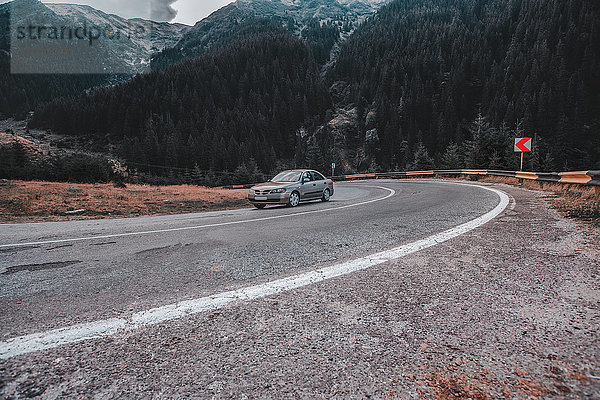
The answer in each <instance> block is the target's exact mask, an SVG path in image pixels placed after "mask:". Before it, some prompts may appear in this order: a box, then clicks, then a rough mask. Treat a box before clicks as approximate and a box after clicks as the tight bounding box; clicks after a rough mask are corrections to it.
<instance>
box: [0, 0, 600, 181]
mask: <svg viewBox="0 0 600 400" xmlns="http://www.w3.org/2000/svg"><path fill="white" fill-rule="evenodd" d="M598 21H600V3H598V2H597V1H594V0H510V1H505V0H459V1H456V0H396V1H393V2H392V3H391V4H389V5H387V6H385V7H383V8H382V9H381V10H380V11H379V12H378V13H377V14H376V15H375V16H373V17H371V18H369V19H368V20H366V21H365V22H364V23H363V24H362V25H361V26H360V27H359V28H358V29H357V30H356V31H355V32H354V33H353V34H352V35H351V36H350V38H349V39H348V40H347V41H346V42H345V43H344V44H343V45H342V48H341V50H340V53H339V55H338V57H337V59H336V60H335V63H334V64H333V66H332V67H331V68H329V69H328V72H327V73H326V74H325V75H321V74H320V73H319V68H320V66H321V65H323V64H324V63H325V62H327V60H328V59H329V56H330V50H331V47H332V45H333V43H334V42H335V41H336V40H337V38H339V35H340V33H341V32H343V31H344V30H345V29H346V28H345V27H341V26H339V25H334V24H329V23H326V22H324V23H319V22H317V21H312V22H311V21H308V22H307V23H306V25H305V26H306V27H305V28H304V30H303V31H302V33H301V35H300V39H298V38H295V37H293V36H292V35H291V34H290V33H289V29H286V27H285V26H284V27H281V24H279V25H277V24H275V23H273V21H269V20H267V19H260V20H259V19H256V21H255V22H256V24H254V23H247V24H243V26H239V27H238V29H236V31H235V32H234V33H230V34H227V35H225V36H223V41H222V42H220V43H219V45H218V46H214V47H212V48H211V49H210V50H207V49H206V48H205V47H202V46H204V45H202V46H200V47H198V48H203V49H204V50H203V51H201V52H200V53H199V54H198V58H195V59H193V60H185V61H182V62H180V63H178V64H175V65H171V66H168V65H170V64H173V62H176V61H177V59H178V57H181V56H182V55H181V54H178V53H177V50H176V49H173V50H170V51H169V50H167V51H165V52H163V53H161V56H160V57H159V58H157V59H156V60H155V61H156V62H157V63H158V64H157V65H159V66H160V68H158V69H159V70H156V71H154V72H152V73H150V74H148V75H144V76H136V77H134V78H133V79H132V80H130V81H129V82H126V83H122V84H119V85H117V86H115V87H110V88H103V89H97V90H94V91H92V92H90V93H87V94H85V95H77V96H73V95H71V96H65V97H62V98H60V99H57V100H54V101H52V102H51V103H49V104H47V105H44V106H43V107H40V108H38V110H37V112H36V115H35V118H34V119H33V121H32V123H31V126H32V127H42V128H51V129H53V130H55V131H57V132H61V133H67V134H72V135H76V136H85V137H90V138H93V139H94V140H95V141H96V142H97V143H104V144H107V145H108V144H110V145H116V149H117V150H116V151H117V154H118V156H120V157H122V158H123V159H124V160H125V161H126V162H127V163H128V164H129V165H130V167H132V168H137V169H138V170H139V171H140V173H146V174H165V173H168V174H169V176H170V178H172V179H179V178H177V176H179V177H181V176H182V175H187V178H186V180H187V181H189V180H190V178H189V176H190V175H194V174H195V175H196V176H200V175H201V174H206V173H209V172H208V171H210V174H216V175H217V176H220V175H219V174H222V173H225V174H226V175H225V176H227V177H229V178H226V179H225V178H224V179H220V180H218V179H217V180H215V179H204V180H199V179H196V180H195V181H201V182H203V183H223V182H224V181H226V180H227V179H229V180H234V181H235V180H237V181H241V180H252V179H256V177H258V176H260V174H261V173H265V174H269V173H272V172H274V171H275V170H277V169H279V168H283V167H287V166H308V167H314V168H319V169H321V170H324V171H327V170H328V168H327V166H328V165H329V163H330V162H332V161H335V162H336V163H337V164H338V166H340V167H341V169H338V171H340V172H342V173H344V172H353V171H366V170H391V169H401V170H402V169H423V168H433V167H438V168H462V167H473V168H493V169H511V170H514V169H516V168H517V161H518V157H517V156H516V155H515V154H514V152H513V143H514V138H515V137H522V136H528V137H529V136H531V137H535V139H536V140H535V152H534V153H533V154H531V155H529V156H528V157H527V159H526V162H527V164H526V166H527V168H528V169H532V170H540V171H542V170H545V171H551V170H573V169H590V168H600V164H599V163H600V48H599V47H598V44H599V43H600V23H599V22H598ZM288 28H289V27H288ZM192 47H193V46H192ZM186 57H187V56H186ZM184 58H185V57H183V58H182V59H184ZM160 60H162V61H160ZM2 76H3V75H2ZM2 79H5V78H4V77H3V78H2ZM15 79H16V78H9V80H12V81H14V80H15ZM2 84H3V83H2V82H0V87H2ZM4 84H5V85H6V83H4ZM327 88H329V89H327ZM11 93H19V91H18V90H16V91H15V90H12V89H11ZM20 93H25V95H27V93H28V92H27V91H26V90H25V92H23V91H21V92H20ZM13 95H17V94H13ZM10 103H12V102H10ZM339 121H346V122H344V124H341V125H340V123H339ZM340 126H342V127H341V128H340ZM113 148H115V147H114V146H113ZM177 171H181V172H177ZM234 174H236V175H234ZM211 176H212V175H211Z"/></svg>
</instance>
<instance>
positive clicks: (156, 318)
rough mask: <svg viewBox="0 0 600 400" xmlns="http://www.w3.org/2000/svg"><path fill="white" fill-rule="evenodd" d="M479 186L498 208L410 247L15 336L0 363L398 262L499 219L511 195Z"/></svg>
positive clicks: (1, 350)
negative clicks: (128, 314) (127, 314)
mask: <svg viewBox="0 0 600 400" xmlns="http://www.w3.org/2000/svg"><path fill="white" fill-rule="evenodd" d="M479 187H481V188H483V189H485V190H489V191H492V192H494V193H496V194H497V195H498V196H499V197H500V203H499V204H498V206H497V207H496V208H494V209H493V210H492V211H490V212H488V213H487V214H485V215H483V216H481V217H479V218H476V219H474V220H472V221H470V222H467V223H465V224H462V225H459V226H457V227H455V228H452V229H449V230H447V231H444V232H442V233H438V234H436V235H433V236H430V237H428V238H425V239H422V240H418V241H416V242H414V243H410V244H406V245H403V246H400V247H396V248H395V249H391V250H387V251H382V252H380V253H376V254H373V255H370V256H367V257H362V258H358V259H356V260H352V261H348V262H344V263H341V264H336V265H332V266H330V267H325V268H321V269H318V270H316V271H310V272H306V273H303V274H299V275H295V276H291V277H288V278H283V279H278V280H275V281H272V282H267V283H264V284H261V285H256V286H251V287H247V288H243V289H239V290H233V291H229V292H225V293H219V294H215V295H213V296H208V297H203V298H200V299H195V300H188V301H182V302H179V303H176V304H171V305H167V306H164V307H158V308H154V309H151V310H147V311H142V312H138V313H136V314H134V315H133V316H132V317H131V318H113V319H107V320H102V321H96V322H91V323H87V324H81V325H76V326H71V327H66V328H61V329H55V330H51V331H48V332H41V333H35V334H32V335H27V336H21V337H17V338H13V339H10V340H7V341H5V342H0V359H3V360H6V359H9V358H12V357H17V356H21V355H24V354H28V353H34V352H38V351H42V350H47V349H52V348H55V347H59V346H62V345H66V344H72V343H77V342H81V341H85V340H90V339H97V338H101V337H105V336H112V335H115V334H117V333H121V332H127V331H133V330H136V329H139V328H142V327H145V326H149V325H155V324H159V323H162V322H165V321H171V320H174V319H180V318H184V317H187V316H190V315H194V314H198V313H202V312H206V311H212V310H216V309H219V308H222V307H224V306H226V305H228V304H230V303H234V302H244V301H250V300H255V299H259V298H262V297H267V296H272V295H275V294H278V293H282V292H286V291H289V290H293V289H297V288H301V287H304V286H309V285H313V284H316V283H319V282H323V281H325V280H328V279H332V278H336V277H340V276H343V275H347V274H351V273H353V272H357V271H361V270H365V269H368V268H371V267H374V266H376V265H380V264H383V263H385V262H388V261H391V260H397V259H399V258H402V257H404V256H407V255H409V254H412V253H415V252H418V251H421V250H424V249H427V248H429V247H432V246H435V245H437V244H440V243H443V242H446V241H448V240H450V239H453V238H456V237H458V236H461V235H464V234H465V233H467V232H470V231H472V230H474V229H476V228H478V227H480V226H482V225H484V224H486V223H488V222H489V221H491V220H492V219H494V218H496V217H497V216H498V215H500V214H501V213H502V212H503V211H504V210H505V209H506V207H507V206H508V204H509V202H510V199H509V197H508V196H507V195H506V194H505V193H503V192H500V191H498V190H495V189H491V188H487V187H483V186H479Z"/></svg>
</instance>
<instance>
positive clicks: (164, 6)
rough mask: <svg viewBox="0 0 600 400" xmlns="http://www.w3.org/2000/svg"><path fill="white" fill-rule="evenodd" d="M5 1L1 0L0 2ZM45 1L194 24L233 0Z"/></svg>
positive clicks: (46, 0)
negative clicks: (82, 5) (85, 5)
mask: <svg viewBox="0 0 600 400" xmlns="http://www.w3.org/2000/svg"><path fill="white" fill-rule="evenodd" d="M3 2H4V1H2V0H0V3H3ZM42 2H43V3H74V4H75V3H76V4H87V5H89V6H92V7H94V8H97V9H100V10H102V11H104V12H106V13H110V14H117V15H120V16H121V17H125V18H134V17H139V18H146V19H153V20H155V21H170V22H181V23H184V24H188V25H194V24H195V23H196V22H197V21H199V20H201V19H202V18H204V17H206V16H208V15H209V14H210V13H212V12H213V11H216V10H218V9H219V8H221V7H223V6H225V5H227V4H229V3H232V2H233V0H80V1H77V0H42Z"/></svg>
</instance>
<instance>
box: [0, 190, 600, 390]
mask: <svg viewBox="0 0 600 400" xmlns="http://www.w3.org/2000/svg"><path fill="white" fill-rule="evenodd" d="M494 187H495V188H496V189H500V191H502V192H505V193H506V194H503V193H499V192H493V191H490V190H486V189H485V188H483V187H477V186H465V185H456V184H452V183H441V182H434V181H428V182H418V181H400V182H397V181H372V182H360V183H344V184H340V185H337V188H338V191H337V193H336V196H335V197H334V200H335V201H332V202H331V203H329V204H322V203H311V204H306V205H302V206H301V207H298V208H297V209H293V210H292V209H287V208H272V209H267V210H264V211H255V210H250V209H247V210H238V211H226V212H215V213H206V214H196V215H181V216H175V217H173V216H168V217H153V218H138V219H129V220H111V221H90V222H71V223H52V224H37V225H10V226H0V329H1V335H2V337H1V338H0V397H2V398H6V399H22V398H43V399H71V398H86V399H88V398H89V399H122V398H126V399H130V398H131V399H148V398H157V399H171V398H172V399H183V398H213V399H230V398H235V399H246V398H265V399H270V398H278V399H279V398H282V399H283V398H285V399H287V398H290V399H297V398H310V399H313V398H327V399H329V398H340V399H348V398H350V399H353V398H355V399H363V398H395V399H414V398H442V399H446V398H477V399H496V398H510V399H533V398H544V399H546V398H556V399H564V398H573V399H579V398H600V383H599V382H600V364H599V362H598V360H600V346H598V343H600V342H599V341H598V329H597V326H598V320H599V318H600V306H599V304H600V303H599V299H600V290H598V288H599V287H600V275H599V274H598V271H599V268H600V263H599V260H600V258H599V255H600V247H599V246H598V243H600V236H598V235H600V232H598V231H596V230H594V229H593V228H592V227H588V226H586V225H582V224H577V223H574V222H572V221H569V220H566V219H564V218H562V217H561V216H560V215H558V214H557V213H556V212H555V211H554V210H552V209H550V208H549V207H548V204H547V203H546V202H545V201H544V197H545V196H548V193H544V192H530V191H527V190H522V189H517V188H513V187H509V186H498V185H491V187H489V186H488V189H493V188H494ZM506 195H508V197H507V196H506ZM505 207H506V208H505ZM486 221H487V222H488V223H486ZM365 268H366V269H365ZM332 271H333V272H332ZM328 274H329V275H328ZM336 274H337V275H336ZM278 285H279V286H278ZM279 289H282V290H279ZM211 304H212V306H210V305H211ZM207 305H209V306H208V307H207ZM215 305H217V306H216V307H215ZM204 307H205V308H204ZM189 310H194V312H187V311H189ZM165 316H168V318H162V319H161V317H165ZM155 317H157V318H158V319H156V320H153V318H155ZM148 321H151V322H152V321H154V322H153V323H150V324H146V322H148ZM159 321H161V322H160V323H158V322H159ZM78 323H82V324H79V325H74V324H78ZM55 328H65V329H55ZM97 328H98V329H100V330H97ZM102 329H105V330H104V331H103V330H102ZM49 330H50V331H49ZM23 335H25V336H23ZM78 335H79V336H78ZM90 337H94V339H91V340H89V338H90ZM82 338H88V340H83V341H78V340H79V339H82ZM48 344H50V345H51V346H50V345H48ZM27 346H30V347H27ZM36 346H37V347H36ZM44 346H46V347H44ZM23 348H25V350H26V351H22V352H20V353H19V351H20V350H22V349H23ZM15 349H17V350H18V351H16V353H15ZM19 349H20V350H19ZM34 350H35V351H34ZM17 353H18V354H17ZM10 354H12V355H10Z"/></svg>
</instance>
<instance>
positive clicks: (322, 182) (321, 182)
mask: <svg viewBox="0 0 600 400" xmlns="http://www.w3.org/2000/svg"><path fill="white" fill-rule="evenodd" d="M313 176H314V177H315V183H316V184H317V189H318V191H316V194H315V196H318V197H321V196H322V195H323V192H324V191H325V189H327V179H326V178H325V177H324V176H323V175H321V174H320V173H319V172H316V171H313Z"/></svg>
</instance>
